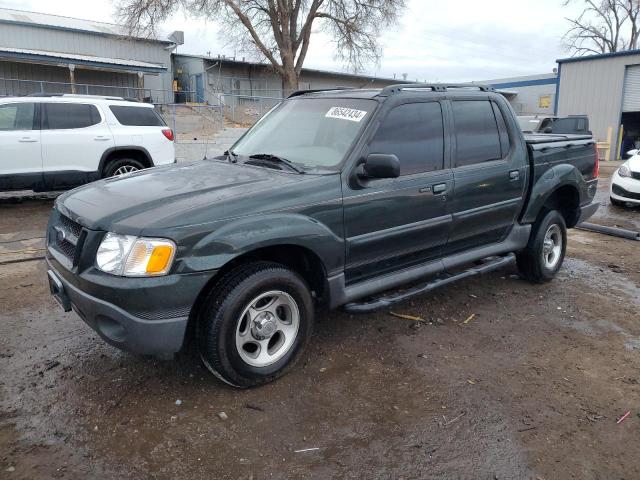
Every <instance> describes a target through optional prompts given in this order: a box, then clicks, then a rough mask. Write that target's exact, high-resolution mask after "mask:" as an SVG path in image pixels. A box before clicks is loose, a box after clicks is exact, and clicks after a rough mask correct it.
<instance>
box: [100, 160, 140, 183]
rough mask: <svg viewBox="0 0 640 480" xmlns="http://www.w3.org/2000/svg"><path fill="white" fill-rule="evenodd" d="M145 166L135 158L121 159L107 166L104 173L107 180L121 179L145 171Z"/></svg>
mask: <svg viewBox="0 0 640 480" xmlns="http://www.w3.org/2000/svg"><path fill="white" fill-rule="evenodd" d="M144 168H145V167H144V165H143V164H142V163H141V162H139V161H138V160H135V159H133V158H120V159H118V160H113V161H112V162H110V163H109V164H108V165H107V168H106V169H105V171H104V176H105V178H108V177H119V176H120V175H126V174H127V173H133V172H137V171H138V170H142V169H144Z"/></svg>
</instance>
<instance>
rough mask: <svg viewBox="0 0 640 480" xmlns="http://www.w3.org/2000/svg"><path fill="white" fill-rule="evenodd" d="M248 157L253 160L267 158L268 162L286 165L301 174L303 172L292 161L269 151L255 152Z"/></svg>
mask: <svg viewBox="0 0 640 480" xmlns="http://www.w3.org/2000/svg"><path fill="white" fill-rule="evenodd" d="M249 158H252V159H255V160H267V161H269V162H275V163H281V164H282V165H286V166H287V167H289V168H290V169H291V170H293V171H294V172H297V173H302V174H304V173H305V171H304V170H303V169H302V168H300V167H298V166H297V165H296V164H295V163H293V162H292V161H290V160H287V159H286V158H282V157H279V156H277V155H272V154H271V153H256V154H254V155H249Z"/></svg>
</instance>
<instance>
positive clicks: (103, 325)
mask: <svg viewBox="0 0 640 480" xmlns="http://www.w3.org/2000/svg"><path fill="white" fill-rule="evenodd" d="M597 177H598V158H597V153H596V149H595V144H594V141H593V139H592V138H591V137H590V136H571V135H535V136H529V137H524V136H523V134H522V133H521V132H520V129H519V127H518V124H517V122H516V119H515V116H514V113H513V111H512V110H511V108H510V106H509V104H508V103H507V102H506V101H505V100H504V98H503V97H502V96H500V95H497V94H496V93H494V92H493V91H492V89H491V88H490V87H482V86H477V85H476V86H469V85H439V84H438V85H423V84H410V85H395V86H390V87H386V88H384V89H376V90H374V89H368V90H358V89H353V90H329V91H305V92H297V93H295V94H293V95H292V96H290V97H289V98H288V99H286V100H285V101H283V102H282V103H281V104H280V105H278V106H277V107H276V108H274V109H273V110H272V111H271V112H269V113H268V114H267V115H265V116H264V117H263V118H262V119H261V120H260V121H259V122H257V123H256V124H255V125H254V126H253V128H251V129H250V130H249V131H248V132H247V133H246V134H245V135H244V136H243V137H242V138H241V139H239V140H238V141H237V143H236V144H235V145H234V146H233V148H232V149H230V150H229V151H228V152H226V154H225V155H224V156H221V157H217V158H212V159H208V160H203V161H199V162H195V163H190V164H177V165H174V166H167V167H157V168H152V169H149V170H144V171H141V172H137V173H133V174H129V175H125V176H122V177H120V178H112V179H106V180H101V181H98V182H95V183H92V184H90V185H87V186H84V187H80V188H78V189H75V190H72V191H70V192H68V193H66V194H64V195H62V196H60V197H59V198H58V200H57V201H56V204H55V208H54V210H53V213H52V215H51V219H50V222H49V226H48V233H47V245H48V248H47V261H48V265H49V272H48V276H49V283H50V286H51V291H52V293H53V295H54V296H55V298H56V299H57V300H58V301H59V303H60V304H61V305H62V306H63V308H64V309H65V310H67V311H70V310H71V309H74V310H75V311H76V312H77V313H78V314H79V315H80V317H82V318H83V319H84V321H85V322H86V323H88V324H89V325H90V326H91V327H92V328H94V329H95V330H96V331H97V332H98V333H99V334H100V336H101V337H102V338H104V340H105V341H107V342H109V343H110V344H112V345H115V346H116V347H119V348H122V349H125V350H129V351H132V352H137V353H142V354H155V355H165V354H171V353H174V352H177V351H178V350H180V349H181V348H182V347H183V345H184V344H185V343H186V342H185V340H186V339H187V338H194V339H195V342H196V343H197V345H198V348H199V351H200V355H201V357H202V360H203V361H204V363H205V364H206V366H207V367H208V368H209V369H210V370H211V371H212V372H213V373H214V374H215V375H217V376H218V377H219V378H221V379H222V380H224V381H225V382H228V383H230V384H232V385H235V386H239V387H248V386H253V385H259V384H263V383H265V382H268V381H271V380H273V379H274V378H276V377H278V376H280V375H281V374H283V373H284V372H285V371H286V369H287V367H289V366H290V365H292V363H293V361H294V360H295V359H296V358H297V357H298V356H299V354H300V352H301V350H302V349H303V347H304V345H305V344H306V343H307V341H308V340H309V338H310V336H311V331H312V326H313V321H314V315H315V312H317V311H322V310H323V309H327V308H336V307H343V308H345V309H346V310H348V311H350V312H367V311H371V310H374V309H377V308H382V307H386V306H388V305H391V304H392V303H394V302H398V301H401V300H404V299H406V298H408V297H409V296H412V295H417V294H420V293H422V292H425V291H428V290H430V289H432V288H435V287H437V286H441V285H444V284H447V283H450V282H452V281H455V280H458V279H460V278H464V277H467V276H470V275H474V274H479V273H483V272H487V271H490V270H494V269H496V268H500V267H502V266H505V265H507V264H509V263H512V262H517V265H518V267H519V269H520V272H521V274H522V276H523V277H525V278H527V279H529V280H531V281H534V282H545V281H548V280H550V279H552V278H553V277H554V275H555V274H556V272H557V271H558V269H559V268H560V266H561V264H562V261H563V258H564V253H565V247H566V238H567V237H566V229H567V228H571V227H573V226H575V225H576V224H577V223H578V222H580V221H582V220H584V219H586V218H588V217H589V216H590V215H591V214H592V213H593V212H594V211H595V210H596V208H597V207H598V204H596V203H593V198H594V195H595V192H596V183H597ZM398 287H403V289H402V290H396V291H394V289H397V288H398Z"/></svg>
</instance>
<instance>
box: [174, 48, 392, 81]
mask: <svg viewBox="0 0 640 480" xmlns="http://www.w3.org/2000/svg"><path fill="white" fill-rule="evenodd" d="M173 56H175V57H188V58H198V59H202V60H208V61H210V62H222V63H231V64H235V65H250V66H253V67H262V68H272V66H271V64H269V63H263V62H251V61H247V60H236V59H235V58H222V57H209V56H206V55H193V54H189V53H179V54H176V53H174V54H173ZM302 73H317V74H324V75H332V76H339V77H347V78H361V79H363V80H377V81H380V82H390V83H403V80H402V79H397V78H385V77H376V76H373V75H366V74H359V73H345V72H336V71H330V70H318V69H315V68H303V69H302Z"/></svg>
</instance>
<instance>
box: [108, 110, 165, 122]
mask: <svg viewBox="0 0 640 480" xmlns="http://www.w3.org/2000/svg"><path fill="white" fill-rule="evenodd" d="M109 110H111V113H113V115H114V116H115V117H116V119H117V120H118V122H120V124H121V125H124V126H127V127H132V126H134V127H163V126H164V125H166V124H165V123H164V120H162V117H160V115H158V113H157V112H156V111H155V110H154V109H153V108H148V107H126V106H121V105H110V106H109Z"/></svg>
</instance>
